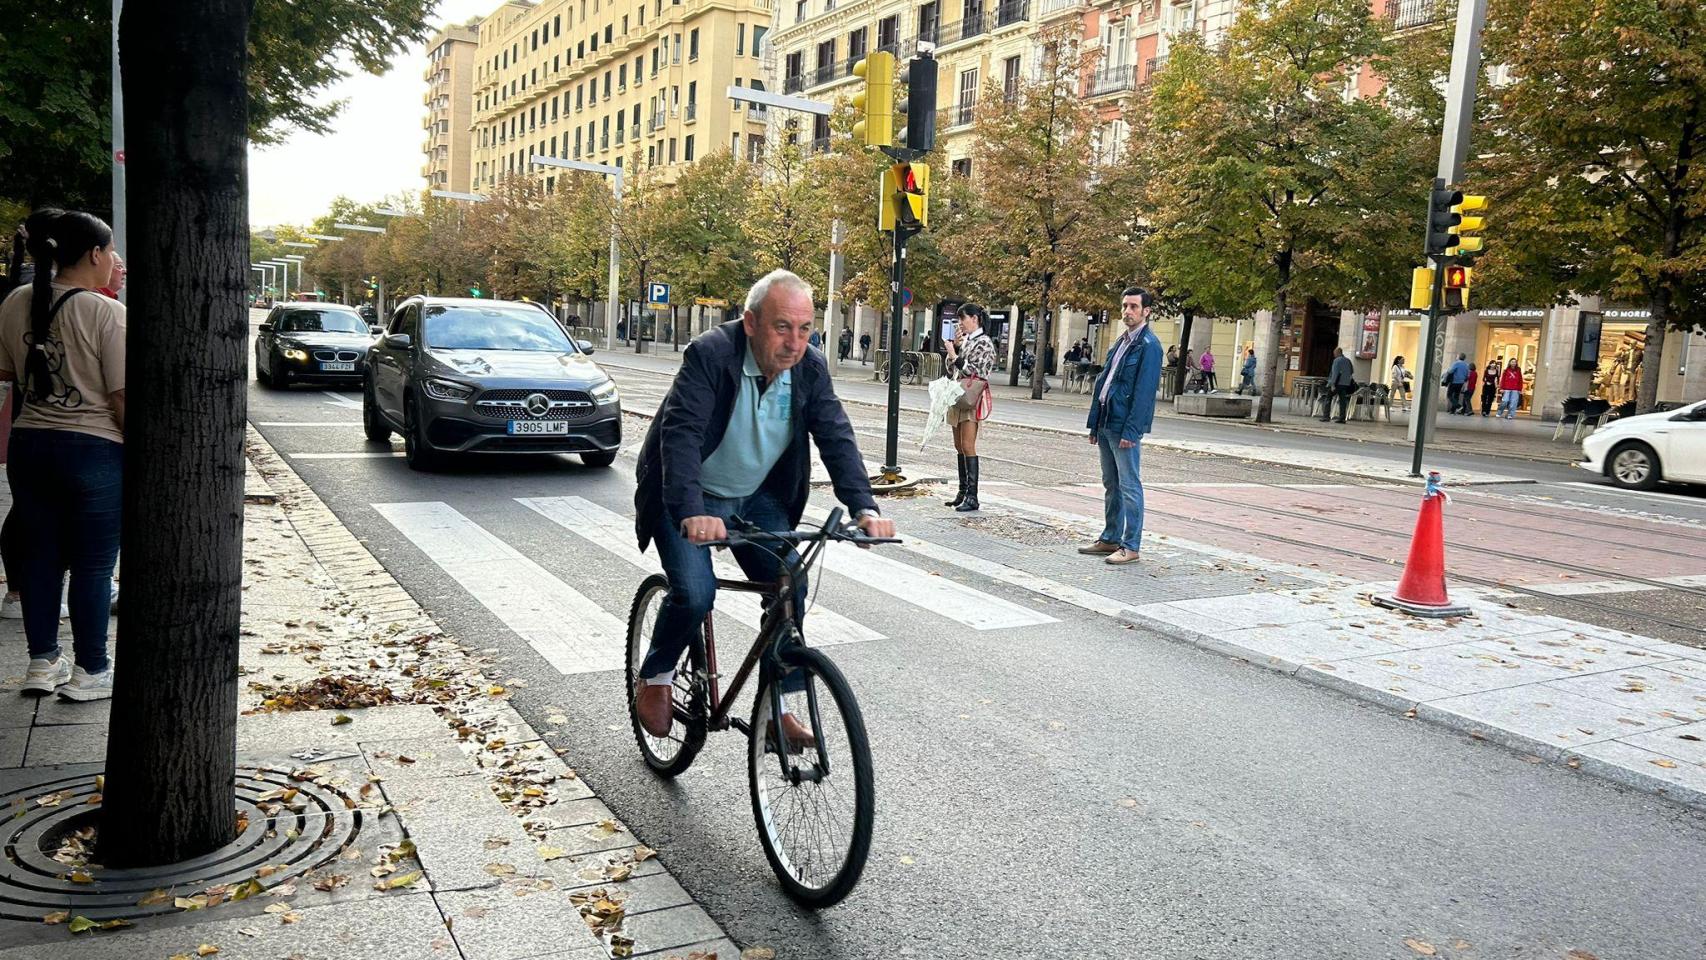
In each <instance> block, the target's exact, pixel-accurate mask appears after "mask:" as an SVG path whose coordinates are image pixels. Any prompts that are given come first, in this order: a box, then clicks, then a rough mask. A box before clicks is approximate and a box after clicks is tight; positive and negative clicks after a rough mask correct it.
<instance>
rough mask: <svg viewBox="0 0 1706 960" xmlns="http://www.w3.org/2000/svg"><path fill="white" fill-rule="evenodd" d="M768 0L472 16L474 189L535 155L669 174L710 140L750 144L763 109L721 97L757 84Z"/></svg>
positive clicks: (553, 7)
mask: <svg viewBox="0 0 1706 960" xmlns="http://www.w3.org/2000/svg"><path fill="white" fill-rule="evenodd" d="M772 3H773V0H541V2H538V3H528V2H522V0H512V2H509V3H506V4H504V5H503V6H501V7H499V8H498V9H497V10H495V11H494V12H493V13H492V14H491V15H490V16H488V17H486V18H485V20H484V21H482V22H481V24H480V26H479V36H478V46H477V48H476V50H475V65H474V81H473V92H472V120H471V124H470V128H469V131H468V133H469V139H470V143H471V146H472V153H473V171H472V172H473V176H472V185H473V189H474V190H475V191H479V190H481V189H486V188H489V187H491V186H492V185H494V184H496V183H497V182H498V180H500V179H501V178H503V177H505V176H511V175H514V174H516V173H529V174H532V175H536V176H541V177H543V178H544V180H545V182H546V185H547V188H548V189H549V187H550V186H551V185H552V183H553V182H554V180H555V174H554V172H553V171H551V170H549V169H536V168H535V169H530V168H531V162H530V159H529V158H530V157H531V156H532V155H534V154H543V155H546V156H553V157H561V158H564V159H571V160H582V161H587V162H592V163H604V164H609V165H611V166H617V167H626V166H631V165H633V164H634V163H635V162H636V160H637V161H638V162H641V163H644V164H645V165H646V167H647V168H648V169H651V168H659V169H662V170H663V171H665V173H666V176H673V175H675V174H677V173H679V171H680V170H681V169H682V168H683V165H685V164H689V163H692V162H693V161H694V160H696V159H698V158H699V157H702V156H706V155H709V154H710V153H712V152H713V151H715V150H717V149H718V148H719V147H723V146H727V147H729V148H731V149H732V150H733V151H734V153H735V155H736V156H745V155H749V154H750V153H751V151H753V150H754V149H757V148H755V146H754V144H762V143H763V140H764V120H765V117H764V111H762V110H760V111H753V110H750V109H748V108H746V107H745V106H744V105H742V104H738V103H736V102H734V101H732V100H730V99H729V98H728V96H727V95H726V90H727V88H728V87H730V86H755V87H758V88H761V89H762V88H764V87H765V83H764V66H763V65H764V53H765V51H766V49H767V47H768V43H769V38H768V36H767V35H768V33H769V31H770V26H771V19H772V16H773V13H772V9H771V5H772Z"/></svg>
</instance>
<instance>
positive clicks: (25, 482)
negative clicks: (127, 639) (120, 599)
mask: <svg viewBox="0 0 1706 960" xmlns="http://www.w3.org/2000/svg"><path fill="white" fill-rule="evenodd" d="M8 459H9V462H8V463H7V465H6V467H7V468H6V475H7V479H8V480H9V481H10V482H11V486H12V510H13V514H14V516H13V520H12V522H13V523H15V524H18V525H19V526H20V527H21V528H22V529H21V530H20V531H19V533H20V536H19V539H20V541H21V543H20V549H19V556H18V560H19V563H20V566H21V571H20V578H19V581H18V592H19V594H20V595H21V599H22V600H23V604H24V634H25V636H26V637H27V638H28V639H29V646H30V659H32V660H53V659H56V658H57V657H58V656H59V597H60V593H61V592H62V591H63V590H64V587H65V571H66V570H67V569H69V570H70V571H71V595H70V601H69V604H70V607H71V635H72V638H73V647H74V649H75V651H76V659H77V665H78V666H79V667H82V668H83V669H84V670H85V671H87V672H89V673H99V672H101V671H102V670H105V669H106V668H107V618H108V617H109V616H110V613H111V610H112V589H113V579H112V578H113V564H114V563H115V562H116V561H117V560H118V540H119V517H120V514H121V512H122V510H123V499H124V445H123V444H120V443H114V442H113V441H111V440H107V439H104V438H101V437H93V436H89V435H88V434H84V433H72V432H71V431H69V430H42V429H29V428H25V429H21V430H13V431H12V440H11V449H10V453H9V457H8Z"/></svg>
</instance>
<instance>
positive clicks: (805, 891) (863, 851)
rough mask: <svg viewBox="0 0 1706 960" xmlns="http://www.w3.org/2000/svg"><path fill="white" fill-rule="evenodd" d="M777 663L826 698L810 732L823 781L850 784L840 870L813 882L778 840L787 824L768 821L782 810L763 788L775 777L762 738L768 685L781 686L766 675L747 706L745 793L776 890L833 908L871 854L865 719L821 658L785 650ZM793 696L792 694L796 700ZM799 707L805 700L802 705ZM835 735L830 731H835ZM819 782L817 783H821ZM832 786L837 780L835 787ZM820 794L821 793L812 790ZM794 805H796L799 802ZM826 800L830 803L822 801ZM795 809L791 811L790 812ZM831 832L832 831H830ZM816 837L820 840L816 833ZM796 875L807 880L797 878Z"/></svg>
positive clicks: (820, 804) (871, 787) (802, 862)
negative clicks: (828, 755) (841, 776)
mask: <svg viewBox="0 0 1706 960" xmlns="http://www.w3.org/2000/svg"><path fill="white" fill-rule="evenodd" d="M781 656H782V660H783V663H785V664H786V665H788V666H789V667H793V668H797V669H800V670H804V671H805V672H806V674H807V678H806V684H807V688H808V689H811V688H812V687H814V685H815V686H820V687H821V689H822V690H823V691H824V692H827V693H828V694H829V696H828V698H827V703H826V702H825V701H826V698H824V697H822V696H818V697H817V701H818V716H819V718H820V720H821V722H820V723H819V724H818V726H817V731H816V732H817V735H818V736H819V737H820V738H822V739H824V741H825V751H826V752H833V753H834V755H835V757H836V759H835V760H833V761H831V763H830V766H829V771H830V772H829V774H828V775H827V777H834V776H835V774H837V773H839V772H841V771H842V770H843V769H845V770H846V771H847V772H848V773H850V774H851V776H852V779H853V788H852V790H851V791H850V792H851V794H852V798H851V799H852V811H851V817H850V822H849V823H848V825H847V826H848V832H847V836H846V845H845V846H846V849H845V851H844V852H843V853H842V854H841V858H840V864H839V866H836V868H835V869H834V871H833V872H831V873H828V874H827V875H826V876H818V875H816V873H815V872H814V871H813V870H812V867H813V866H814V865H813V864H812V863H811V862H808V861H809V859H810V858H808V857H804V856H802V854H803V853H804V851H800V850H795V849H789V848H787V846H788V845H787V844H786V843H785V842H784V841H785V839H786V838H783V837H780V836H778V834H779V833H780V830H781V827H780V826H779V823H778V821H779V820H783V822H785V823H786V824H792V823H794V822H795V821H794V820H793V819H784V818H781V817H778V816H775V815H773V814H774V813H775V811H776V810H777V808H778V807H780V806H783V805H784V804H783V800H784V798H783V797H782V796H780V795H778V796H775V797H773V796H771V793H770V790H769V789H767V786H766V784H767V782H768V781H767V779H766V775H767V774H779V772H780V771H779V770H778V762H779V761H778V760H777V758H776V754H775V752H774V749H773V748H770V747H768V746H767V744H768V743H769V742H773V741H771V740H770V737H769V732H770V730H771V728H772V726H773V724H772V719H773V716H774V713H773V710H772V705H771V687H772V686H774V685H775V684H776V683H778V682H779V681H780V679H781V678H780V676H775V677H765V678H764V679H763V682H762V683H760V684H759V686H758V691H757V694H756V696H755V697H754V698H753V706H752V732H751V740H750V742H749V743H748V746H747V785H748V787H749V788H750V789H751V791H752V816H753V821H754V823H755V824H756V826H757V828H758V840H759V844H760V845H761V846H762V847H763V848H764V856H765V859H766V860H768V861H770V868H771V870H773V871H775V873H776V878H777V879H778V880H779V881H781V884H782V889H783V891H784V892H785V893H787V894H788V896H789V897H790V898H792V899H793V900H794V901H796V902H797V903H800V904H802V905H804V906H807V907H812V908H823V907H829V906H833V905H834V904H836V903H839V902H840V901H841V900H842V899H843V898H845V897H846V896H847V895H848V894H849V893H851V892H852V891H853V888H854V886H856V885H857V884H858V882H859V877H860V875H861V874H862V873H863V872H864V870H865V861H866V859H867V857H868V856H869V855H870V852H871V831H872V828H873V824H874V820H875V815H876V787H875V784H874V781H873V774H872V768H871V747H870V742H869V740H868V738H867V737H866V734H865V721H864V718H863V716H862V715H861V714H860V712H859V703H858V701H857V700H855V699H854V696H853V688H852V687H851V686H849V685H848V683H847V678H846V677H844V676H843V675H842V673H841V671H840V669H839V668H837V667H836V666H835V664H834V663H833V662H831V661H830V659H829V658H828V657H826V656H824V655H823V654H822V653H821V652H819V651H817V650H811V649H808V648H805V647H790V648H787V649H784V650H783V651H782V654H781ZM796 696H798V695H796ZM801 702H802V703H803V702H804V700H803V699H802V700H801ZM831 710H833V713H834V720H835V721H836V723H835V724H832V723H831V717H830V715H829V714H830V712H831ZM837 726H838V727H839V729H838V730H837V729H834V727H837ZM836 734H839V735H840V738H842V739H844V741H845V742H844V743H843V744H841V747H842V749H837V750H832V749H831V748H832V747H834V746H835V744H834V742H833V741H835V740H836V739H837V736H835V735H836ZM800 760H801V762H802V763H807V762H809V763H810V765H811V766H813V767H814V768H816V767H817V757H816V751H815V749H813V750H807V751H805V752H804V753H803V754H802V755H801V756H800ZM828 782H829V781H828V779H827V778H826V779H825V780H824V781H823V783H828ZM836 782H837V783H839V782H840V781H836ZM823 783H808V784H797V783H796V784H788V783H787V782H786V781H784V780H782V779H781V777H780V776H779V775H778V776H777V777H776V784H775V786H776V788H777V789H778V790H779V791H780V790H781V789H782V788H791V789H792V790H794V791H799V790H800V789H801V788H802V786H804V787H810V788H817V787H821V786H823ZM819 792H820V793H827V792H826V791H819ZM794 799H796V800H798V799H799V798H798V797H795V798H794ZM829 799H833V798H829ZM810 805H811V806H812V807H813V809H815V810H821V809H823V808H824V807H825V806H827V805H828V803H827V800H826V799H824V798H819V799H816V800H813V801H812V802H811V804H810ZM796 809H798V807H796ZM832 832H833V831H832ZM820 835H823V834H820ZM801 874H812V875H811V876H809V877H808V876H802V875H801Z"/></svg>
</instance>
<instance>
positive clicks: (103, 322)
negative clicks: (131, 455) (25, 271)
mask: <svg viewBox="0 0 1706 960" xmlns="http://www.w3.org/2000/svg"><path fill="white" fill-rule="evenodd" d="M71 289H73V288H71V287H67V286H63V285H61V284H57V283H56V284H54V285H53V299H52V300H51V301H50V305H51V304H52V303H58V302H59V298H60V297H62V296H64V295H65V293H66V292H67V291H69V290H71ZM30 293H31V291H30V287H28V286H23V287H19V288H18V289H16V290H13V291H12V292H11V293H10V294H8V295H7V297H6V300H5V302H4V303H0V370H9V371H11V372H12V375H13V377H14V379H15V382H14V383H13V389H14V390H15V391H17V402H19V403H22V404H23V408H22V412H21V413H19V414H18V419H17V421H16V422H15V423H14V426H18V427H34V428H43V429H48V430H70V431H72V432H74V433H86V434H89V435H90V436H96V437H104V438H106V439H108V440H112V441H114V442H117V443H123V442H124V432H123V431H122V430H120V429H119V425H118V421H117V420H116V419H114V418H113V405H112V399H111V397H110V394H112V393H114V392H115V391H118V390H123V389H124V327H125V320H124V304H122V303H119V302H118V301H117V300H112V299H108V298H107V297H104V296H102V295H101V294H99V293H96V292H94V291H93V290H88V291H85V292H83V293H79V294H77V295H76V296H74V297H72V298H71V299H70V300H67V301H66V302H65V305H64V306H63V307H60V308H59V313H57V314H55V315H54V318H53V323H52V325H51V326H50V327H48V332H47V365H48V370H49V377H48V383H47V393H46V397H45V399H39V400H38V399H37V398H36V396H35V390H34V389H31V388H30V387H26V386H25V379H26V377H27V376H28V373H27V367H26V364H25V362H24V361H25V358H26V357H27V356H28V355H29V349H30V345H29V341H30V340H31V339H33V334H32V332H31V330H30Z"/></svg>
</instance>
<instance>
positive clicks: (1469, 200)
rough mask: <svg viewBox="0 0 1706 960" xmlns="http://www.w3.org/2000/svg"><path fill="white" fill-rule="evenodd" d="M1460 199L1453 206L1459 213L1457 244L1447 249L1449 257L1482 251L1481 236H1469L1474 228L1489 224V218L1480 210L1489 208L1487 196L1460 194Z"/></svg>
mask: <svg viewBox="0 0 1706 960" xmlns="http://www.w3.org/2000/svg"><path fill="white" fill-rule="evenodd" d="M1457 196H1458V197H1459V198H1460V199H1459V200H1458V202H1457V203H1456V205H1454V206H1453V207H1452V208H1451V212H1452V213H1454V214H1456V215H1457V244H1456V245H1455V246H1452V247H1449V248H1447V249H1446V251H1445V255H1446V256H1448V257H1477V256H1480V255H1481V253H1482V250H1481V238H1480V237H1471V236H1468V233H1469V232H1470V231H1472V230H1480V229H1482V228H1483V227H1485V226H1486V225H1487V218H1486V217H1484V216H1481V215H1480V213H1479V212H1480V211H1482V210H1485V209H1487V198H1486V197H1483V196H1477V195H1475V194H1468V195H1465V194H1461V193H1460V194H1458V195H1457Z"/></svg>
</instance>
